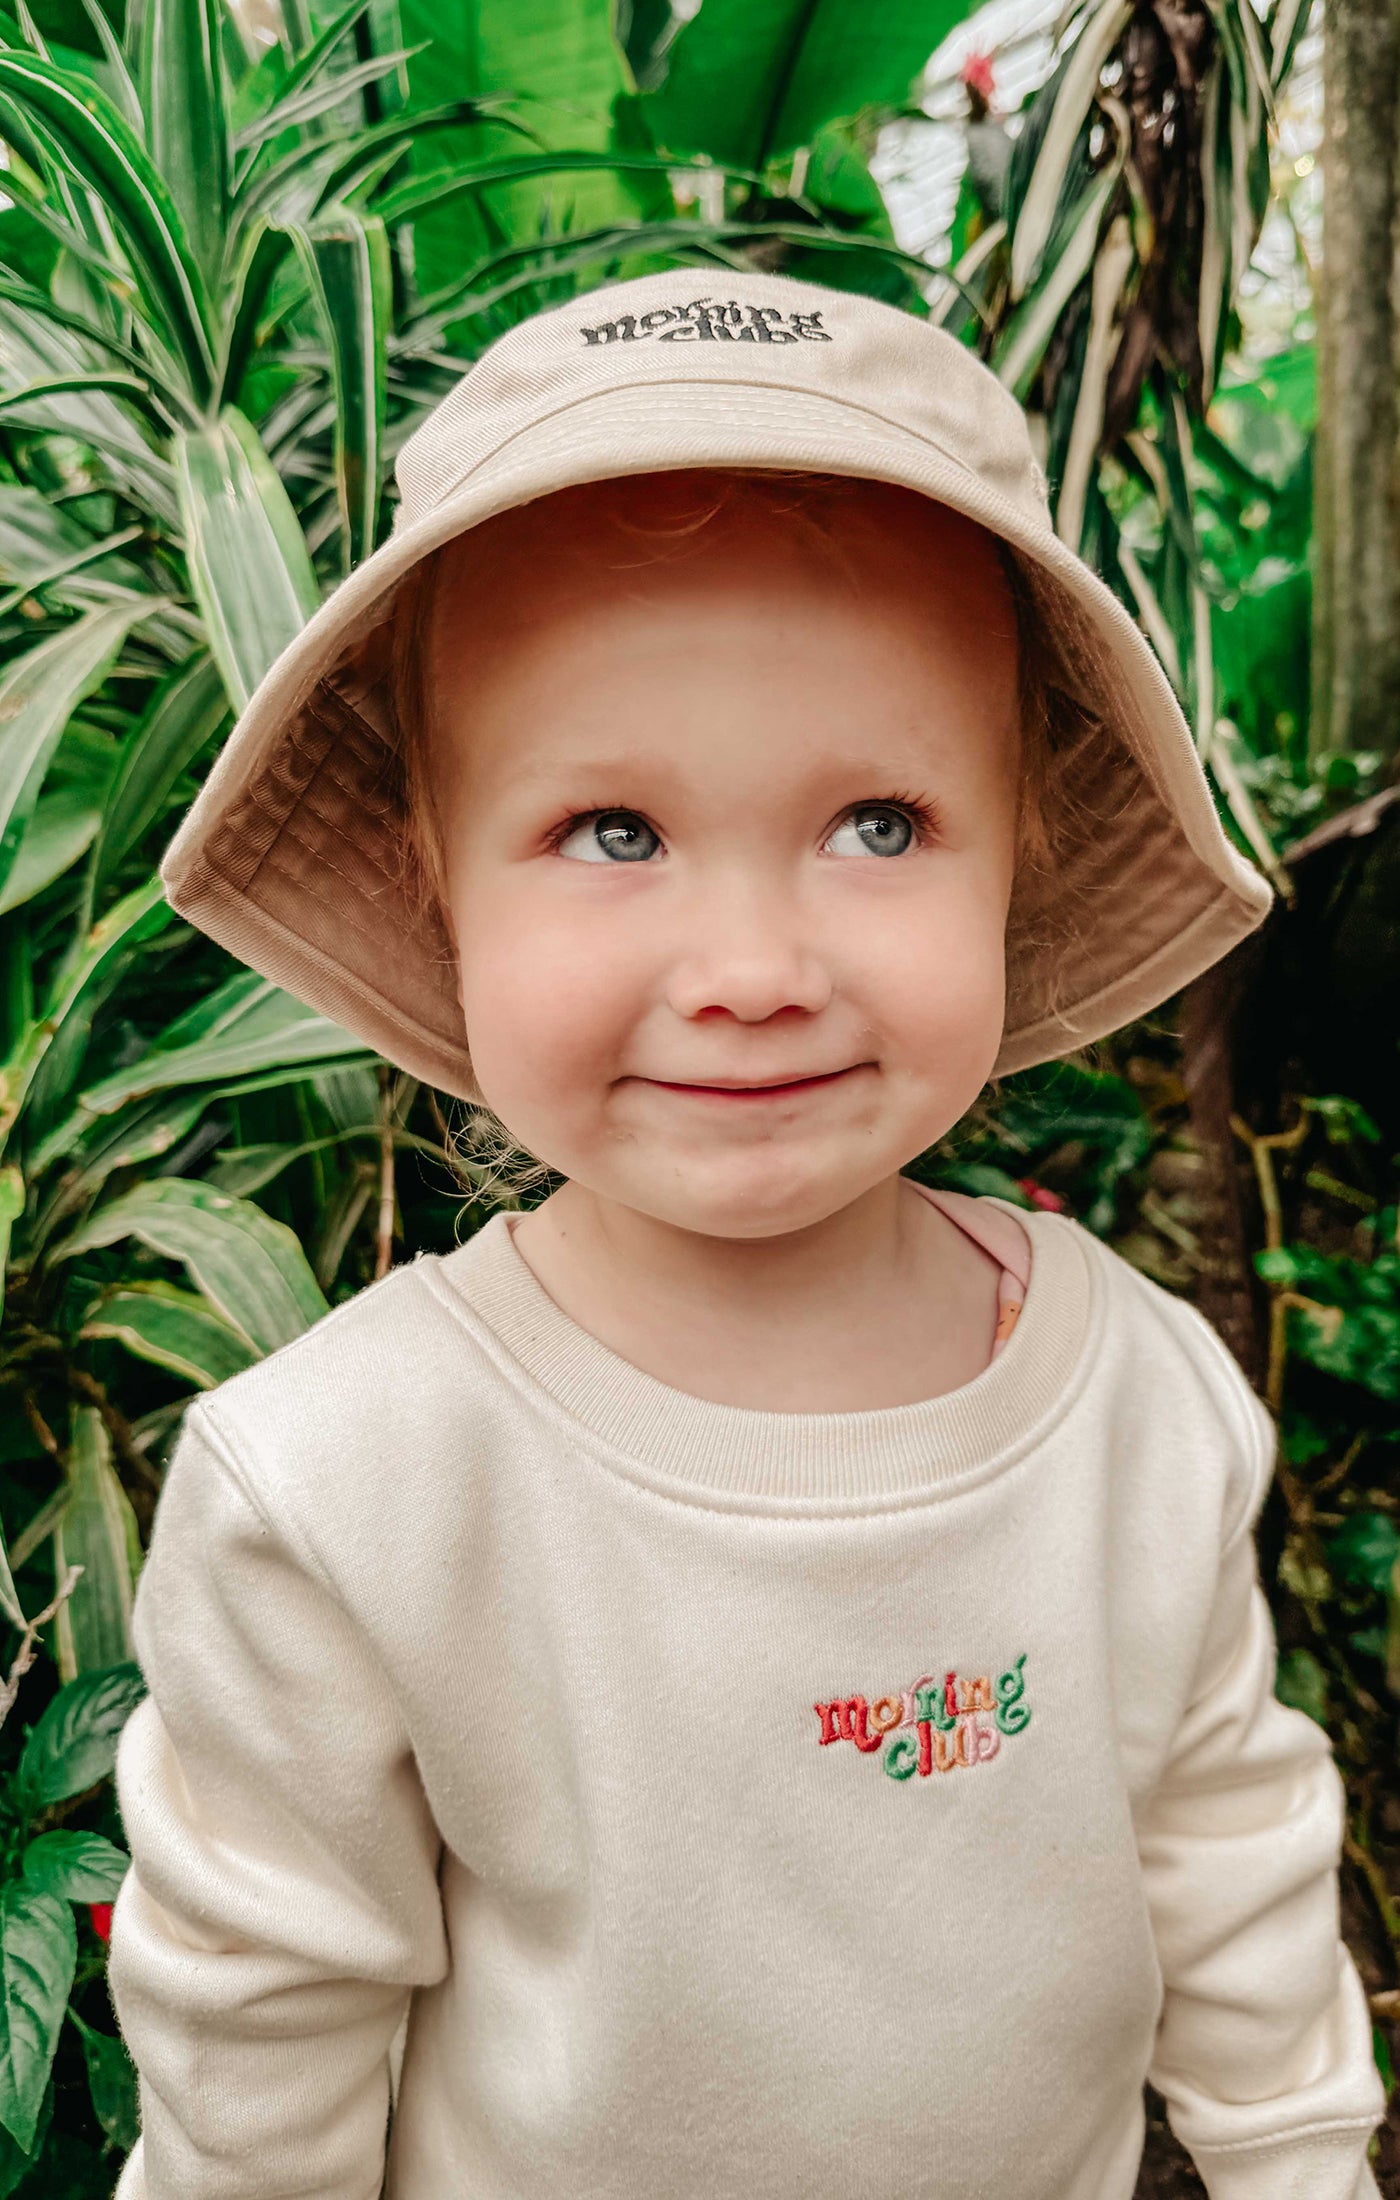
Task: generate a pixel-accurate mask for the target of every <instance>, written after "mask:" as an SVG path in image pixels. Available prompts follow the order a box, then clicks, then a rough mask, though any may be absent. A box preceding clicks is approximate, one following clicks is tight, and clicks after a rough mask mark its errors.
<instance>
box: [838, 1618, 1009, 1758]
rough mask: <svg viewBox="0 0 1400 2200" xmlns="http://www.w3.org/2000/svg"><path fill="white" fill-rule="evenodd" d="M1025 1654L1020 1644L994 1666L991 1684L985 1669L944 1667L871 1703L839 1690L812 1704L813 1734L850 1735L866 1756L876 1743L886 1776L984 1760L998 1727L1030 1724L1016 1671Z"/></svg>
mask: <svg viewBox="0 0 1400 2200" xmlns="http://www.w3.org/2000/svg"><path fill="white" fill-rule="evenodd" d="M1029 1654H1030V1653H1029V1652H1028V1651H1025V1650H1023V1651H1022V1652H1021V1655H1020V1657H1019V1658H1017V1660H1016V1662H1015V1664H1014V1665H1013V1666H1012V1667H1011V1668H1010V1670H1009V1671H1007V1672H1005V1673H999V1674H998V1675H997V1677H996V1684H995V1688H994V1687H993V1683H992V1678H991V1675H990V1674H988V1673H982V1674H979V1675H978V1677H977V1678H976V1679H975V1680H969V1679H967V1678H965V1677H960V1676H959V1675H958V1674H957V1673H956V1672H953V1673H945V1674H944V1676H943V1679H942V1680H941V1681H936V1680H934V1679H933V1678H932V1676H931V1675H929V1674H925V1675H924V1677H923V1679H922V1680H917V1681H914V1682H913V1683H912V1684H911V1685H910V1686H909V1687H908V1688H903V1689H901V1690H900V1691H899V1694H898V1695H895V1696H877V1697H876V1698H875V1701H874V1702H873V1703H871V1702H869V1701H868V1700H867V1698H866V1697H864V1696H845V1697H836V1698H834V1699H833V1701H832V1702H831V1703H818V1704H813V1706H812V1709H813V1710H814V1711H815V1712H816V1714H817V1717H818V1718H819V1719H820V1720H821V1733H820V1734H819V1735H818V1737H817V1739H818V1740H819V1741H820V1742H821V1744H822V1746H823V1748H825V1746H826V1744H827V1743H828V1742H854V1744H855V1746H856V1748H857V1749H859V1750H862V1751H864V1752H865V1753H866V1754H867V1755H870V1756H875V1755H878V1754H879V1752H880V1751H882V1750H883V1751H884V1755H883V1758H882V1760H881V1761H882V1763H883V1765H884V1768H885V1770H886V1772H887V1773H888V1774H889V1776H890V1778H891V1779H892V1780H908V1779H912V1777H913V1775H914V1774H915V1773H916V1772H918V1773H922V1774H924V1775H927V1774H929V1773H931V1772H956V1771H957V1770H958V1768H959V1767H960V1766H962V1767H966V1768H967V1769H968V1770H971V1768H972V1767H973V1766H974V1765H984V1764H987V1763H989V1762H990V1760H991V1759H992V1758H993V1757H995V1756H996V1755H997V1753H998V1751H999V1750H1000V1748H1001V1742H1002V1736H1003V1735H1004V1734H1020V1733H1022V1732H1023V1731H1024V1729H1025V1728H1026V1727H1027V1726H1028V1725H1029V1724H1030V1716H1031V1707H1030V1705H1029V1704H1028V1703H1027V1702H1026V1676H1025V1674H1024V1672H1023V1671H1022V1668H1023V1667H1024V1665H1025V1662H1026V1659H1027V1657H1028V1656H1029Z"/></svg>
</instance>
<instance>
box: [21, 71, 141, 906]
mask: <svg viewBox="0 0 1400 2200" xmlns="http://www.w3.org/2000/svg"><path fill="white" fill-rule="evenodd" d="M4 58H5V57H4V55H3V54H0V62H2V61H3V60H4ZM153 603H154V599H147V600H146V601H144V602H143V601H141V600H139V599H138V600H136V601H134V602H133V601H128V602H126V603H123V604H114V605H113V606H112V607H111V608H110V609H108V610H105V611H91V612H89V613H88V615H87V617H86V618H85V619H79V620H77V621H76V622H75V623H74V624H73V625H71V626H65V627H64V628H62V629H61V631H60V632H59V633H57V634H53V635H51V636H50V637H49V639H48V640H47V641H45V642H40V643H39V645H38V647H37V648H35V649H30V650H26V651H25V653H24V654H23V655H22V656H19V657H15V658H12V659H11V661H10V663H9V664H8V665H7V666H6V667H5V669H4V671H3V673H0V887H3V886H4V885H5V884H6V882H7V881H8V879H9V874H10V869H11V866H12V865H13V863H14V861H15V857H16V855H17V854H18V851H19V847H20V843H21V841H22V840H23V839H24V836H25V834H26V832H27V831H28V828H29V823H30V820H31V818H32V817H33V815H34V809H35V805H36V803H37V801H38V798H39V789H40V787H41V786H42V785H43V781H44V774H45V772H46V771H47V770H48V766H49V759H50V758H51V757H52V755H53V752H54V750H55V749H56V747H57V746H58V740H59V736H60V734H61V733H62V732H63V729H64V727H65V726H66V725H67V723H68V720H69V718H70V717H71V716H72V714H73V712H74V711H75V710H76V708H77V706H78V704H79V703H80V702H81V701H82V699H83V697H84V696H85V695H88V694H90V693H91V691H92V690H93V688H95V687H97V686H99V685H100V683H101V682H102V681H103V680H104V679H105V678H106V676H107V674H108V673H109V672H110V670H111V668H112V666H113V664H114V663H115V662H116V659H117V656H118V653H119V651H120V650H121V647H122V644H123V643H124V642H125V640H126V637H127V635H128V634H129V633H130V632H131V629H132V627H133V626H135V625H136V624H137V622H138V621H139V620H141V619H143V618H146V617H148V616H149V614H150V612H151V610H152V608H153Z"/></svg>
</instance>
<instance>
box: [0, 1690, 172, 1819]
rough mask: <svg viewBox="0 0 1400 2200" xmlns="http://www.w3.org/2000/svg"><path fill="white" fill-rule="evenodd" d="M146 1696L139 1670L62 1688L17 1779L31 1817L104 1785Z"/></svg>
mask: <svg viewBox="0 0 1400 2200" xmlns="http://www.w3.org/2000/svg"><path fill="white" fill-rule="evenodd" d="M145 1693H146V1683H145V1681H144V1680H143V1678H142V1676H141V1668H140V1667H139V1666H138V1665H135V1664H130V1663H128V1664H124V1665H114V1666H109V1667H108V1668H107V1670H106V1672H103V1673H82V1674H80V1675H79V1677H78V1679H77V1680H75V1681H70V1682H69V1683H68V1686H67V1687H66V1688H60V1690H59V1692H58V1694H57V1695H56V1696H55V1697H54V1699H53V1701H52V1702H51V1703H50V1704H49V1706H48V1708H47V1710H46V1711H45V1712H44V1714H43V1717H42V1718H41V1719H40V1720H39V1723H38V1725H37V1726H36V1727H35V1728H34V1731H33V1733H32V1734H31V1735H30V1736H29V1739H28V1740H27V1741H26V1743H25V1745H24V1749H23V1751H22V1752H21V1755H20V1760H19V1771H18V1773H17V1775H16V1786H17V1789H18V1792H19V1796H20V1798H21V1801H22V1806H23V1808H24V1810H25V1811H26V1812H27V1814H28V1815H29V1816H31V1817H32V1816H33V1815H34V1814H35V1813H36V1812H37V1811H40V1810H45V1809H47V1808H48V1806H49V1804H50V1803H62V1802H66V1801H67V1799H68V1797H69V1796H70V1795H83V1794H86V1792H87V1790H88V1789H89V1788H90V1787H95V1786H96V1784H97V1782H98V1781H99V1780H105V1779H106V1778H107V1776H108V1774H109V1773H110V1772H111V1770H112V1767H113V1765H114V1764H115V1763H116V1759H117V1741H118V1739H119V1737H120V1734H121V1730H122V1728H123V1727H124V1726H125V1725H126V1722H127V1720H128V1719H129V1718H130V1716H131V1714H132V1712H133V1711H134V1710H135V1709H136V1706H137V1704H138V1703H140V1701H141V1699H142V1697H143V1696H144V1695H145Z"/></svg>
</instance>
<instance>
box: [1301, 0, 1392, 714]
mask: <svg viewBox="0 0 1400 2200" xmlns="http://www.w3.org/2000/svg"><path fill="white" fill-rule="evenodd" d="M1323 36H1324V46H1323V112H1324V130H1323V250H1322V272H1321V280H1320V283H1319V290H1318V298H1317V321H1318V346H1317V353H1318V435H1317V449H1316V483H1315V491H1314V495H1315V508H1314V529H1315V549H1314V556H1315V566H1314V596H1313V656H1312V662H1313V677H1312V746H1313V749H1314V753H1316V752H1317V751H1318V750H1320V749H1348V750H1356V749H1379V750H1381V751H1382V753H1383V754H1385V755H1386V756H1388V757H1394V756H1395V755H1396V753H1397V749H1398V748H1400V480H1398V479H1397V451H1396V378H1397V371H1400V343H1397V334H1396V282H1395V258H1396V247H1397V235H1396V170H1397V132H1398V130H1400V115H1397V106H1398V105H1400V62H1398V60H1397V53H1398V48H1397V20H1396V0H1327V7H1326V13H1325V19H1324V25H1323Z"/></svg>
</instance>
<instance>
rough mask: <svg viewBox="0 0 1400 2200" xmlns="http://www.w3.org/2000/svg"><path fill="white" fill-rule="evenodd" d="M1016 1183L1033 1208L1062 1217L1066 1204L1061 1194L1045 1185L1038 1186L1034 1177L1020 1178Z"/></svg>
mask: <svg viewBox="0 0 1400 2200" xmlns="http://www.w3.org/2000/svg"><path fill="white" fill-rule="evenodd" d="M1016 1183H1017V1185H1018V1187H1019V1189H1020V1190H1021V1191H1023V1192H1024V1193H1025V1195H1026V1197H1027V1199H1028V1200H1029V1201H1030V1203H1031V1205H1032V1207H1044V1208H1045V1209H1046V1211H1047V1213H1049V1214H1052V1215H1062V1214H1063V1213H1064V1211H1065V1204H1066V1203H1065V1201H1064V1200H1062V1199H1061V1197H1060V1195H1059V1193H1058V1192H1052V1191H1049V1190H1047V1188H1046V1186H1045V1185H1044V1184H1037V1183H1036V1180H1035V1178H1034V1177H1033V1176H1018V1177H1017V1179H1016Z"/></svg>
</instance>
